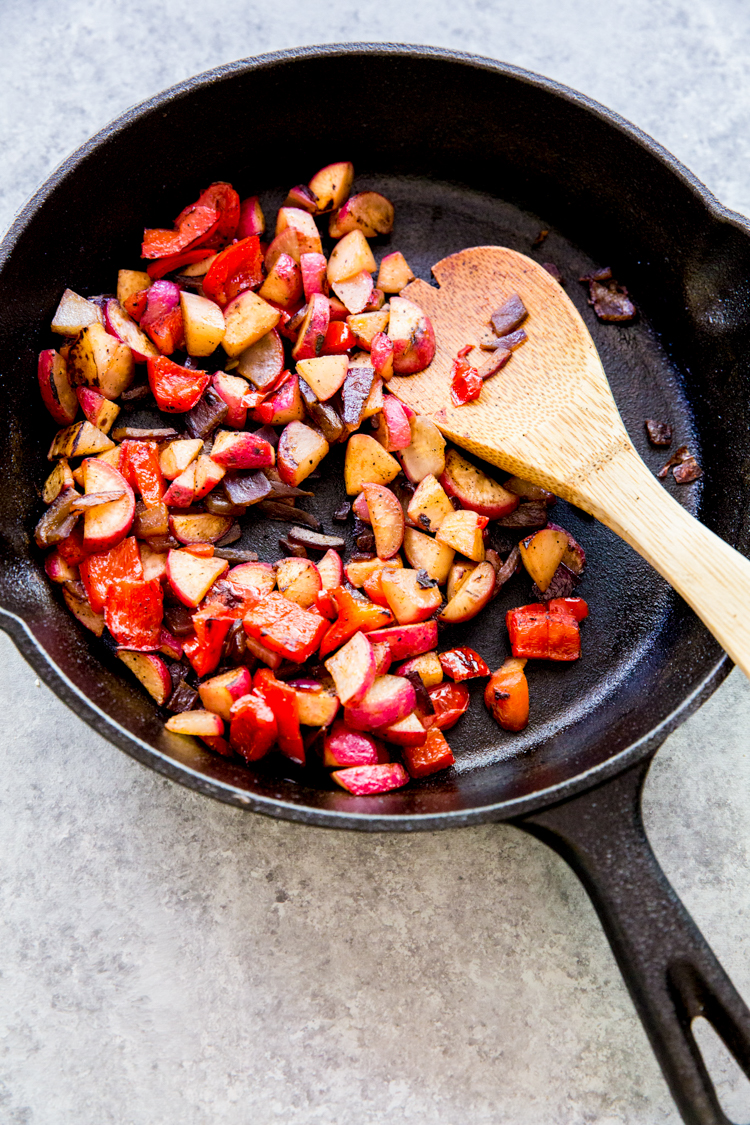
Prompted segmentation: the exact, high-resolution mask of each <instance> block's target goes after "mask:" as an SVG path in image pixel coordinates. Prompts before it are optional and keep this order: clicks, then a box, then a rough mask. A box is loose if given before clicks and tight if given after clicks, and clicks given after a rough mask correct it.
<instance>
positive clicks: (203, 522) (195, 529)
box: [169, 512, 232, 543]
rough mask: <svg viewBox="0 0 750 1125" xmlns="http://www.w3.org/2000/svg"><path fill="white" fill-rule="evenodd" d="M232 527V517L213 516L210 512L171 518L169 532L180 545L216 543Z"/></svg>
mask: <svg viewBox="0 0 750 1125" xmlns="http://www.w3.org/2000/svg"><path fill="white" fill-rule="evenodd" d="M231 526H232V517H231V516H212V515H210V514H209V513H208V512H205V513H204V512H198V513H195V514H194V515H175V516H170V517H169V530H170V531H171V533H172V535H174V537H175V539H179V541H180V543H216V542H217V540H219V539H221V538H222V537H223V536H224V535H226V533H227V532H228V531H229V529H230V527H231Z"/></svg>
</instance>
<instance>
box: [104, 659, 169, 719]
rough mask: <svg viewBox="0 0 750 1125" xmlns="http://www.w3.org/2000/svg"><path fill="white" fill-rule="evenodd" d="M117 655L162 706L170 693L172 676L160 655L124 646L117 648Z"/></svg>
mask: <svg viewBox="0 0 750 1125" xmlns="http://www.w3.org/2000/svg"><path fill="white" fill-rule="evenodd" d="M117 655H118V657H119V658H120V660H121V661H122V662H123V664H125V665H126V667H128V668H129V669H130V671H131V672H132V673H133V675H134V676H135V678H136V679H137V680H140V681H141V683H142V684H143V686H144V687H145V689H146V691H147V692H148V694H149V695H150V696H151V698H152V699H155V700H156V702H157V703H158V704H159V706H160V707H163V706H164V704H165V703H166V702H167V700H168V699H169V697H170V695H171V694H172V677H171V676H170V674H169V669H168V668H167V666H166V664H165V663H164V661H163V660H162V659H161V657H160V656H155V655H154V654H153V653H146V652H132V651H130V650H129V649H124V648H119V649H118V650H117Z"/></svg>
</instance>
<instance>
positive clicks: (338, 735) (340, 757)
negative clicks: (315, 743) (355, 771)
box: [323, 720, 389, 769]
mask: <svg viewBox="0 0 750 1125" xmlns="http://www.w3.org/2000/svg"><path fill="white" fill-rule="evenodd" d="M388 761H389V756H388V752H387V751H386V749H385V747H384V746H381V745H379V743H377V742H376V741H375V739H374V738H373V737H372V735H369V734H364V733H363V732H362V731H357V730H349V728H348V727H347V725H346V723H343V722H341V720H339V721H338V722H335V723H334V724H333V726H332V727H331V729H330V731H329V732H328V733H327V734H326V736H325V741H324V743H323V765H324V766H329V767H331V766H333V767H334V768H337V769H340V768H341V767H342V766H376V765H383V764H385V763H386V762H388Z"/></svg>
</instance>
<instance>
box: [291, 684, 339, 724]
mask: <svg viewBox="0 0 750 1125" xmlns="http://www.w3.org/2000/svg"><path fill="white" fill-rule="evenodd" d="M295 692H296V696H297V714H298V716H299V721H300V723H301V724H302V725H303V726H306V727H327V726H330V724H331V723H332V722H333V720H334V719H335V718H336V715H337V714H338V710H339V697H338V696H337V695H336V693H335V692H333V691H327V690H325V689H323V688H321V689H319V690H317V691H309V690H306V689H303V688H295Z"/></svg>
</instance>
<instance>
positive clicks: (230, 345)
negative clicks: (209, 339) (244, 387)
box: [221, 289, 281, 374]
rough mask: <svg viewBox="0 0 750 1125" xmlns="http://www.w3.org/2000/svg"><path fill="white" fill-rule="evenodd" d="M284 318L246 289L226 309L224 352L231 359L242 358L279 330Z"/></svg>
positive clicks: (277, 310) (250, 290)
mask: <svg viewBox="0 0 750 1125" xmlns="http://www.w3.org/2000/svg"><path fill="white" fill-rule="evenodd" d="M280 318H281V312H280V310H279V309H276V308H274V307H273V305H269V304H268V302H267V301H264V300H263V298H262V297H259V296H258V294H257V293H254V292H253V291H252V289H246V290H245V292H244V293H240V295H239V297H235V299H234V300H233V301H231V302H230V303H229V304H228V305H227V307H226V308H225V309H224V323H225V325H226V327H225V331H224V337H223V339H222V341H221V342H222V346H223V348H224V351H225V352H226V353H227V355H228V356H231V357H234V356H239V355H241V354H242V352H244V351H245V350H246V349H247V348H249V347H251V346H252V345H253V344H256V343H257V342H258V340H261V339H262V338H263V337H264V336H266V335H267V334H268V333H269V332H270V331H271V329H272V328H275V327H276V325H277V324H278V322H279V319H280ZM240 374H242V372H240Z"/></svg>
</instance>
